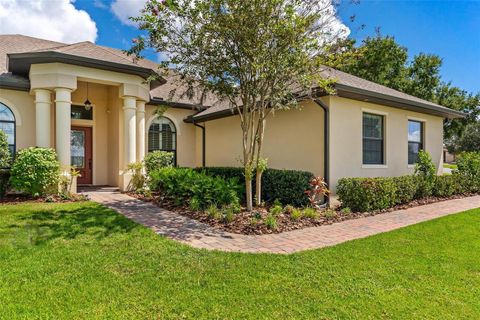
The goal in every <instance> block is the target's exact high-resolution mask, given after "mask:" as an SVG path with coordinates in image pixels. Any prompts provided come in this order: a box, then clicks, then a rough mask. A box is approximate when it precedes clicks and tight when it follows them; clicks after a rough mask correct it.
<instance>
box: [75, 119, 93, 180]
mask: <svg viewBox="0 0 480 320" xmlns="http://www.w3.org/2000/svg"><path fill="white" fill-rule="evenodd" d="M70 146H71V159H72V160H71V163H72V166H73V167H75V168H76V169H77V170H78V171H80V177H78V179H77V183H78V184H92V128H89V127H72V134H71V137H70Z"/></svg>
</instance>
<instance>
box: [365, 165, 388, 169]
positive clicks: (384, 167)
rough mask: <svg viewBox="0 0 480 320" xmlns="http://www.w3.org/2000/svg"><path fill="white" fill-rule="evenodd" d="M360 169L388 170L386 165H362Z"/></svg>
mask: <svg viewBox="0 0 480 320" xmlns="http://www.w3.org/2000/svg"><path fill="white" fill-rule="evenodd" d="M362 169H388V166H387V165H386V164H362Z"/></svg>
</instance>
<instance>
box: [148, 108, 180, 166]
mask: <svg viewBox="0 0 480 320" xmlns="http://www.w3.org/2000/svg"><path fill="white" fill-rule="evenodd" d="M162 118H163V119H166V120H168V122H170V124H171V126H172V127H173V129H174V131H172V133H173V135H174V140H175V143H174V146H173V147H174V150H169V149H165V148H162V149H158V150H157V149H155V150H154V149H150V130H151V129H150V128H151V127H152V125H154V124H155V123H156V121H159V120H161V119H162ZM156 133H157V134H159V135H160V134H161V133H162V130H160V131H156ZM147 137H148V140H147V152H148V153H150V152H153V151H165V152H171V153H173V164H174V166H177V144H178V141H177V140H178V135H177V126H176V125H175V123H174V122H173V121H172V119H170V118H168V117H165V116H160V117H156V118H155V119H154V120H153V121H152V122H151V123H150V125H149V126H148V131H147Z"/></svg>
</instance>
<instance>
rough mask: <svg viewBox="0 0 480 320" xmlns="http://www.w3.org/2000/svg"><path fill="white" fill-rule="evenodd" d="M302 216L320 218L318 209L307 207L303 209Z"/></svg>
mask: <svg viewBox="0 0 480 320" xmlns="http://www.w3.org/2000/svg"><path fill="white" fill-rule="evenodd" d="M302 216H304V217H305V218H309V219H318V217H319V216H320V215H319V214H318V211H317V210H315V209H313V208H305V209H303V212H302Z"/></svg>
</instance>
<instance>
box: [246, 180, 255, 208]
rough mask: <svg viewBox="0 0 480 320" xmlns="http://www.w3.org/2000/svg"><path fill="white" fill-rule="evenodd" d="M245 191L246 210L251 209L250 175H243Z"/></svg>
mask: <svg viewBox="0 0 480 320" xmlns="http://www.w3.org/2000/svg"><path fill="white" fill-rule="evenodd" d="M245 193H246V206H247V210H248V211H252V210H253V201H252V177H251V175H250V176H249V175H245Z"/></svg>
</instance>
